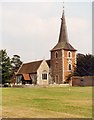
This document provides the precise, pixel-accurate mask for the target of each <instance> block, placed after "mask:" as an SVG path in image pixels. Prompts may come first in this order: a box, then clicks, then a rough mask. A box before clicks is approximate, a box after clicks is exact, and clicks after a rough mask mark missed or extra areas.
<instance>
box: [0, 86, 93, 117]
mask: <svg viewBox="0 0 94 120" xmlns="http://www.w3.org/2000/svg"><path fill="white" fill-rule="evenodd" d="M2 99H3V102H2V115H3V117H8V118H92V87H47V88H42V87H40V88H39V87H35V88H3V89H2Z"/></svg>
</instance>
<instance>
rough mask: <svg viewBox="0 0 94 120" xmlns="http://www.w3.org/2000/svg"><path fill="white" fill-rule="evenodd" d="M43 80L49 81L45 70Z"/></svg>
mask: <svg viewBox="0 0 94 120" xmlns="http://www.w3.org/2000/svg"><path fill="white" fill-rule="evenodd" d="M42 80H47V71H46V70H44V71H43V72H42Z"/></svg>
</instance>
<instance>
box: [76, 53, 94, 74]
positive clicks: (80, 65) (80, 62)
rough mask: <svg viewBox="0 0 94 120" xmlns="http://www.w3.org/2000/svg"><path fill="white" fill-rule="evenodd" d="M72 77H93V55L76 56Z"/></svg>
mask: <svg viewBox="0 0 94 120" xmlns="http://www.w3.org/2000/svg"><path fill="white" fill-rule="evenodd" d="M74 75H75V76H94V55H91V54H86V55H84V54H78V55H77V64H76V68H75V70H74Z"/></svg>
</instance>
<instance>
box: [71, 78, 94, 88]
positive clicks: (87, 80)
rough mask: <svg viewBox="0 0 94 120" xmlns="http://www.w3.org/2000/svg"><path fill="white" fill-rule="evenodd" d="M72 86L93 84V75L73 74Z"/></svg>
mask: <svg viewBox="0 0 94 120" xmlns="http://www.w3.org/2000/svg"><path fill="white" fill-rule="evenodd" d="M72 86H94V76H84V77H79V76H74V77H72Z"/></svg>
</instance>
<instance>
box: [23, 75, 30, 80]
mask: <svg viewBox="0 0 94 120" xmlns="http://www.w3.org/2000/svg"><path fill="white" fill-rule="evenodd" d="M22 75H23V77H24V80H31V79H30V76H29V74H22Z"/></svg>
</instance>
